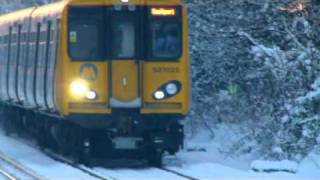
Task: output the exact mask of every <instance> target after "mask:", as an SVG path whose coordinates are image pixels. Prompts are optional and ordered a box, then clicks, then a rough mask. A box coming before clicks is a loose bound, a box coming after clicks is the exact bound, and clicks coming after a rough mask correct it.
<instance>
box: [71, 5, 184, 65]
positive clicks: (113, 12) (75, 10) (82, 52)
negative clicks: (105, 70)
mask: <svg viewBox="0 0 320 180" xmlns="http://www.w3.org/2000/svg"><path fill="white" fill-rule="evenodd" d="M147 9H148V11H145V10H147ZM180 11H181V9H180V8H179V7H172V8H154V7H138V8H135V9H133V10H130V9H126V8H123V9H120V10H119V9H115V8H114V7H113V6H111V7H102V6H90V7H88V6H87V7H76V6H75V7H69V12H68V41H69V42H68V44H69V45H68V51H69V55H70V57H71V59H72V60H75V61H90V60H91V61H97V60H107V59H136V58H137V57H138V58H139V59H142V60H163V59H166V60H177V59H178V58H179V57H180V56H181V52H182V22H181V12H180ZM145 12H148V13H145ZM137 16H139V17H137ZM140 16H141V17H140ZM147 17H148V18H147Z"/></svg>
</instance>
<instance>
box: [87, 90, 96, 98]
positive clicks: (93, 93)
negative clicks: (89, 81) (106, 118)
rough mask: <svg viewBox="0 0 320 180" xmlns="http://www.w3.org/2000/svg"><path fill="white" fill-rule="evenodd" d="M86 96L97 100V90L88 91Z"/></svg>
mask: <svg viewBox="0 0 320 180" xmlns="http://www.w3.org/2000/svg"><path fill="white" fill-rule="evenodd" d="M86 97H87V98H88V99H90V100H95V99H96V98H97V93H96V92H95V91H88V92H87V93H86Z"/></svg>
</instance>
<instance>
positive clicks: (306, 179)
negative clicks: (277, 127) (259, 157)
mask: <svg viewBox="0 0 320 180" xmlns="http://www.w3.org/2000/svg"><path fill="white" fill-rule="evenodd" d="M216 138H222V137H220V136H219V134H218V135H217V136H216ZM224 138H228V137H224ZM229 138H230V137H229ZM219 142H222V141H212V140H211V139H210V138H208V137H206V136H205V135H202V136H199V137H196V138H194V139H193V140H192V141H190V142H189V143H187V148H190V147H197V148H200V149H201V148H203V149H206V151H193V152H187V151H183V152H180V153H179V154H178V155H177V156H176V157H166V158H165V162H166V166H167V168H169V169H172V170H175V171H177V172H180V173H182V174H185V175H189V176H192V177H194V178H198V179H203V180H229V179H230V180H233V179H235V178H236V179H241V180H242V179H243V180H278V179H279V180H287V179H288V180H289V179H290V180H292V179H293V180H319V179H320V155H316V154H315V153H314V154H311V155H310V156H309V157H308V158H306V159H305V160H304V161H303V162H302V163H301V164H299V165H297V166H298V167H297V173H295V174H293V173H287V172H276V173H257V172H254V171H252V170H251V169H250V164H251V162H252V158H249V157H238V158H234V157H232V158H230V157H225V156H223V155H222V153H221V152H219V146H221V145H220V143H219ZM0 143H1V145H0V151H1V152H3V153H6V154H7V155H8V156H9V157H11V158H14V159H16V160H17V161H18V162H20V163H22V164H23V165H25V166H27V167H29V168H31V169H33V170H34V171H36V172H37V173H39V175H41V176H43V177H46V178H48V179H77V180H78V179H94V178H93V177H91V176H89V175H87V174H85V173H83V172H82V171H80V170H77V169H75V168H73V167H70V166H68V165H66V164H63V163H60V162H57V161H55V160H52V159H51V158H49V157H47V156H46V155H44V154H43V153H42V152H41V151H39V150H38V149H36V148H33V147H32V146H30V145H27V144H28V143H27V142H26V143H23V142H21V140H16V138H12V137H6V136H5V135H4V134H3V133H2V132H1V131H0ZM256 162H257V161H256ZM258 164H259V165H261V162H259V161H258ZM280 164H281V163H280ZM286 164H288V163H283V165H284V166H285V165H286ZM262 165H264V164H263V163H262ZM265 165H266V166H268V164H267V163H266V164H265ZM277 165H278V166H279V164H277ZM280 167H281V165H280ZM93 170H94V171H96V172H97V173H99V174H101V175H105V176H107V177H113V178H115V179H117V180H153V179H155V180H160V179H163V180H180V179H184V178H182V177H179V176H177V175H174V174H170V173H167V172H164V171H162V170H159V169H156V168H142V169H135V168H132V169H129V168H118V169H105V168H101V167H96V168H94V169H93ZM0 179H1V177H0Z"/></svg>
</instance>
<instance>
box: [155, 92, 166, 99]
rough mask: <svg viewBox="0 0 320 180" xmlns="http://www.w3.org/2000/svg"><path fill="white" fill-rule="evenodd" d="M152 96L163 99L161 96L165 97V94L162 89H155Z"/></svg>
mask: <svg viewBox="0 0 320 180" xmlns="http://www.w3.org/2000/svg"><path fill="white" fill-rule="evenodd" d="M154 97H155V98H156V99H158V100H161V99H163V98H164V97H165V94H164V92H163V91H156V92H155V93H154Z"/></svg>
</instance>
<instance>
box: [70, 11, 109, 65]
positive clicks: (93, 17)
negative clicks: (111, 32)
mask: <svg viewBox="0 0 320 180" xmlns="http://www.w3.org/2000/svg"><path fill="white" fill-rule="evenodd" d="M104 12H105V11H104V9H103V8H99V7H83V8H79V7H77V8H70V10H69V18H68V19H69V26H68V33H69V36H68V41H69V54H70V56H71V58H72V59H74V60H85V61H89V60H103V59H105V41H104V39H105V27H106V26H104V16H105V15H104V14H105V13H104Z"/></svg>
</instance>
